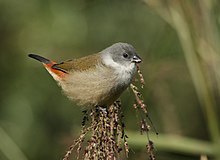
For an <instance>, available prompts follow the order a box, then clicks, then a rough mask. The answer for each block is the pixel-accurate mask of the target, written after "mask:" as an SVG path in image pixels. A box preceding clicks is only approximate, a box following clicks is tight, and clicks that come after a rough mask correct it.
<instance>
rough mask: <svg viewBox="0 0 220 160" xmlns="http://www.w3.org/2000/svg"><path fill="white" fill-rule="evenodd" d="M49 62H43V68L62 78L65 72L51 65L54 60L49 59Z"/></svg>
mask: <svg viewBox="0 0 220 160" xmlns="http://www.w3.org/2000/svg"><path fill="white" fill-rule="evenodd" d="M50 62H51V63H47V64H45V63H44V64H43V65H44V67H45V68H47V69H48V70H49V71H51V72H52V73H54V74H55V75H57V76H58V77H59V78H63V77H64V76H65V75H66V73H64V72H62V71H60V70H58V69H55V68H52V66H53V65H54V64H57V63H56V62H53V61H50Z"/></svg>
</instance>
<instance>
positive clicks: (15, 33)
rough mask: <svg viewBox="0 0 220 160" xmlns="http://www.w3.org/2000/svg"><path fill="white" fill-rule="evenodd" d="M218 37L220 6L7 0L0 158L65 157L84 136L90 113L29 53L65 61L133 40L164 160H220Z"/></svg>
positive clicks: (0, 63) (136, 147) (132, 130)
mask: <svg viewBox="0 0 220 160" xmlns="http://www.w3.org/2000/svg"><path fill="white" fill-rule="evenodd" d="M219 29H220V2H219V1H218V0H189V1H185V0H180V1H175V0H146V1H141V0H140V1H138V0H127V1H125V0H121V1H118V0H72V1H71V0H64V1H59V0H29V1H27V0H19V1H17V0H1V1H0V36H1V38H0V68H1V71H0V77H1V79H0V82H1V83H0V90H1V92H0V159H1V160H39V159H49V160H50V159H60V158H62V156H63V155H64V153H65V151H66V150H67V148H68V146H69V145H70V144H71V142H72V141H73V139H74V138H76V137H77V136H78V135H79V133H80V127H81V120H82V115H83V114H82V110H81V108H79V107H78V106H76V105H75V104H73V103H71V102H70V101H69V100H68V99H67V98H66V97H65V96H64V95H63V94H62V93H61V91H60V88H59V87H58V86H57V85H56V83H55V81H54V80H53V79H52V77H51V76H50V75H49V74H48V73H47V72H46V70H45V69H44V68H43V67H42V66H41V65H40V63H37V62H36V61H33V60H32V59H30V58H28V57H27V54H28V53H30V52H33V53H38V54H40V55H43V56H45V57H48V58H51V59H53V60H55V61H62V60H66V59H71V58H77V57H81V56H85V55H88V54H91V53H95V52H98V51H101V50H102V49H104V48H105V47H107V46H109V45H111V44H113V43H115V42H128V43H131V44H132V45H133V46H135V48H136V49H137V51H138V53H139V55H140V56H141V57H142V59H143V63H142V65H141V70H142V72H143V74H144V77H145V81H146V86H145V88H144V90H142V92H143V94H144V97H145V101H146V103H147V105H148V111H149V114H150V117H151V119H152V121H153V123H154V125H155V127H156V128H157V130H158V132H159V133H160V134H159V136H155V135H154V134H152V135H151V137H152V139H153V141H154V143H155V150H156V152H155V153H156V157H157V159H160V160H168V159H169V160H176V159H178V160H185V159H187V160H198V159H200V156H201V155H204V156H202V158H201V159H204V160H205V159H207V158H206V155H207V156H208V159H218V160H220V138H219V112H220V111H219V104H220V94H219V93H220V58H219V54H220V52H219V51H220V41H219ZM133 101H134V97H133V95H132V92H131V91H130V90H128V91H126V93H125V94H124V95H123V96H122V104H123V106H126V107H124V108H123V112H124V115H125V122H126V131H127V134H128V136H129V139H128V142H129V143H130V148H131V151H130V155H129V159H132V160H133V159H140V160H141V159H147V157H148V155H147V154H146V148H145V145H146V142H147V138H146V135H140V133H139V124H138V118H136V117H135V116H134V109H133V108H132V103H133ZM73 159H74V158H73Z"/></svg>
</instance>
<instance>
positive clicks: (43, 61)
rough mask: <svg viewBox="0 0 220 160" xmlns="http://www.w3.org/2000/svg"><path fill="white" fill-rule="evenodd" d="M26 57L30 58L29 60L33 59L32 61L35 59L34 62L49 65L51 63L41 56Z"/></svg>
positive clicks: (31, 55)
mask: <svg viewBox="0 0 220 160" xmlns="http://www.w3.org/2000/svg"><path fill="white" fill-rule="evenodd" d="M28 56H29V57H31V58H34V59H36V60H38V61H40V62H42V63H45V64H49V63H51V61H50V60H49V59H46V58H44V57H41V56H39V55H36V54H28Z"/></svg>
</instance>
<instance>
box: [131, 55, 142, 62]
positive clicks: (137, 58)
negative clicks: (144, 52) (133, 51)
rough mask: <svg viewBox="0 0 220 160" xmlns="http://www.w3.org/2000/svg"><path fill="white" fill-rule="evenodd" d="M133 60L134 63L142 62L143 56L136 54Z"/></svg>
mask: <svg viewBox="0 0 220 160" xmlns="http://www.w3.org/2000/svg"><path fill="white" fill-rule="evenodd" d="M132 62H134V63H141V58H140V57H139V56H138V55H136V56H134V57H133V58H132Z"/></svg>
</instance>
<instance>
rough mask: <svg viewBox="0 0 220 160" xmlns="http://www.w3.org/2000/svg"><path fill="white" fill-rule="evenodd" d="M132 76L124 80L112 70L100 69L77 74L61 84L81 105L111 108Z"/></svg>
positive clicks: (66, 92)
mask: <svg viewBox="0 0 220 160" xmlns="http://www.w3.org/2000/svg"><path fill="white" fill-rule="evenodd" d="M132 78H133V77H132V75H131V76H130V77H129V76H127V79H122V78H121V77H119V76H118V74H115V73H114V72H113V71H112V70H111V69H108V68H99V69H96V71H94V70H91V71H87V72H77V73H73V74H71V75H69V78H67V79H66V80H65V81H62V82H61V83H60V85H61V87H62V88H63V90H64V92H65V94H66V95H67V96H68V97H69V98H70V99H72V100H74V101H76V102H77V103H78V104H79V105H83V106H85V105H86V106H96V105H100V106H109V105H111V104H112V103H113V102H114V101H115V100H117V99H118V98H119V96H120V95H121V93H122V92H123V91H124V90H125V89H126V88H127V87H128V85H129V84H130V82H131V79H132Z"/></svg>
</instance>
